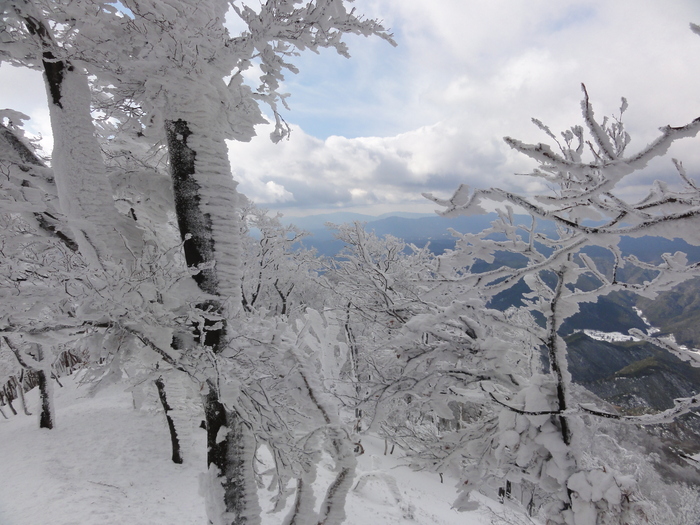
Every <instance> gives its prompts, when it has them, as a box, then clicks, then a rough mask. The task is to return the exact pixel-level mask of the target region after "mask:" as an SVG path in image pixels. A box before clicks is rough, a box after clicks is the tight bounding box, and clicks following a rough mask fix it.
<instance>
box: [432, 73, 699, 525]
mask: <svg viewBox="0 0 700 525" xmlns="http://www.w3.org/2000/svg"><path fill="white" fill-rule="evenodd" d="M584 95H585V97H584V100H583V102H582V110H583V118H584V122H585V128H584V127H582V126H574V127H573V128H571V129H570V130H567V131H565V132H564V133H562V134H561V136H560V137H557V136H556V135H554V133H552V132H551V131H550V129H549V128H548V127H546V126H545V125H544V124H542V123H541V122H539V121H537V120H535V121H534V122H535V124H536V125H537V126H538V127H539V128H540V129H541V130H543V131H544V132H545V134H546V135H547V136H548V137H549V138H550V139H551V140H552V141H553V142H554V143H555V144H556V146H557V149H558V151H557V150H555V149H553V148H552V147H550V146H549V145H547V144H534V145H531V144H525V143H522V142H520V141H518V140H515V139H511V138H506V139H505V140H506V142H507V143H508V144H509V145H510V146H511V147H513V148H514V149H516V150H517V151H519V152H521V153H524V154H525V155H528V156H529V157H531V158H532V159H534V160H535V161H537V163H538V168H536V169H535V170H534V171H533V172H532V173H531V174H530V175H531V176H534V177H537V178H538V179H543V180H544V181H546V182H547V184H548V186H549V187H552V188H554V191H553V194H552V195H538V196H535V197H529V196H525V195H518V194H514V193H511V192H507V191H504V190H501V189H496V188H492V189H486V190H479V189H477V190H474V191H471V190H470V189H469V188H468V187H466V186H462V187H460V188H459V189H458V190H457V192H456V193H455V194H454V195H453V196H452V197H451V198H450V199H447V200H441V199H437V198H432V197H430V198H432V199H433V200H434V201H435V202H437V203H439V204H441V205H442V206H445V207H446V210H445V211H444V212H442V213H443V214H444V215H448V216H449V215H457V214H470V213H481V212H482V209H483V208H482V206H481V205H482V204H484V203H486V202H487V201H488V202H490V203H495V204H496V205H497V206H500V211H499V219H498V220H497V221H495V222H494V223H493V225H492V228H490V229H488V230H486V231H484V232H482V233H481V234H477V235H460V236H459V237H458V240H457V247H456V249H455V250H454V251H453V252H452V253H450V254H448V255H447V256H446V257H445V258H444V259H443V260H444V262H445V263H448V264H445V265H444V266H443V268H444V269H447V268H450V267H452V268H454V269H455V270H454V271H453V272H452V273H450V272H449V271H447V272H445V273H444V274H443V277H444V279H446V280H447V281H450V282H453V283H454V284H455V285H459V286H460V287H461V289H462V290H464V291H465V293H467V294H468V293H471V294H475V293H477V294H479V295H480V296H481V297H483V298H486V299H491V298H493V297H494V296H495V295H497V294H498V293H499V292H502V291H504V290H509V289H510V288H512V287H513V286H514V285H515V284H517V283H518V282H520V281H521V280H524V282H525V284H526V285H527V286H528V288H529V289H530V291H531V292H530V293H529V294H526V295H525V297H524V306H523V308H524V309H525V310H527V311H530V312H532V313H533V314H534V315H537V316H539V318H540V319H543V320H544V322H543V323H542V324H540V325H537V324H534V323H529V324H528V325H527V326H525V325H520V326H521V328H523V329H525V330H527V331H528V332H529V333H530V334H532V336H533V339H534V342H533V348H532V351H533V352H538V348H542V349H543V352H544V356H545V360H546V365H545V366H544V367H543V368H542V369H541V370H540V371H537V373H535V374H533V375H532V377H531V378H530V379H529V380H528V381H527V382H526V383H525V384H521V385H516V386H517V388H515V389H513V390H511V391H510V392H509V391H507V390H506V391H503V390H500V389H498V388H494V387H492V386H489V385H488V384H486V383H482V387H483V388H484V389H485V391H486V392H487V393H488V395H489V397H490V398H491V400H492V402H494V403H496V404H497V405H498V406H500V407H501V409H502V414H501V416H500V417H499V422H498V425H499V431H498V437H497V440H496V441H494V443H493V447H492V448H491V454H492V455H493V457H494V458H495V459H496V460H497V461H496V463H497V464H498V465H499V466H500V469H501V472H502V474H503V476H504V478H505V480H508V481H511V482H514V483H520V482H530V483H535V484H536V485H538V486H539V488H540V489H542V490H544V491H545V492H548V493H549V494H551V495H553V496H554V500H552V501H551V502H550V503H549V504H548V505H547V507H546V509H545V513H546V515H547V518H548V519H549V520H550V521H551V522H553V523H567V524H574V523H576V524H582V523H583V524H591V525H594V524H596V523H620V522H622V523H627V522H628V521H629V520H631V521H629V522H634V521H633V520H634V514H635V512H637V510H638V509H637V508H635V504H634V503H633V499H632V498H629V497H627V496H626V494H629V491H630V490H632V488H633V487H632V485H630V484H629V478H626V477H625V476H624V475H623V474H621V473H620V472H619V471H616V470H615V466H614V465H603V466H602V470H600V469H598V468H589V466H588V465H586V464H585V462H584V461H583V454H584V453H585V451H586V446H587V445H586V441H587V440H588V439H590V436H587V435H586V427H585V424H584V423H583V422H582V416H583V414H588V415H591V414H593V415H596V416H598V417H607V418H613V419H618V420H624V421H629V422H635V423H644V422H649V423H652V422H664V421H668V420H669V419H670V418H673V417H675V416H676V415H678V414H682V413H685V412H687V411H688V410H690V409H691V408H692V407H694V406H696V405H697V403H698V398H697V396H696V397H693V398H688V399H683V400H677V401H676V407H674V408H673V409H670V410H668V411H666V412H664V413H661V414H657V415H650V416H643V417H640V418H634V417H628V416H621V415H616V414H612V413H610V412H608V411H606V410H604V409H595V408H593V407H591V406H590V405H587V404H584V403H582V402H581V401H580V400H578V399H577V398H576V396H575V395H574V391H573V389H572V384H571V375H570V373H569V371H568V362H567V348H566V343H565V342H564V340H563V339H562V337H561V335H560V333H559V332H560V328H561V326H562V323H563V322H564V321H565V320H566V319H567V318H568V317H570V316H571V315H573V314H574V313H576V312H577V310H578V305H579V304H581V303H583V302H590V301H593V302H594V301H596V300H597V298H598V297H600V296H602V295H605V294H608V293H610V292H612V291H618V290H628V291H632V292H635V293H638V294H641V295H645V296H647V297H654V296H655V294H657V293H658V292H660V291H663V290H667V289H669V288H670V287H672V286H674V285H676V284H678V283H679V282H682V281H684V280H686V279H688V278H690V277H692V276H695V275H697V274H698V272H699V271H700V267H699V266H698V264H689V263H688V261H687V258H686V256H685V255H684V254H682V253H676V254H664V255H663V257H662V262H661V263H660V264H651V263H645V262H642V261H640V260H638V259H637V258H635V257H634V256H629V255H624V254H623V253H622V251H621V250H620V248H619V247H618V244H619V241H620V239H621V237H622V236H631V237H640V236H645V235H656V236H664V237H669V238H673V237H677V236H679V235H681V236H682V237H683V238H684V240H686V241H688V242H691V243H695V244H697V243H699V242H700V239H699V238H698V237H697V229H696V228H694V227H693V226H692V225H693V224H694V223H696V222H697V214H698V203H699V202H700V192H699V191H698V188H697V186H696V183H695V182H694V181H693V180H692V179H690V178H689V177H688V176H687V175H686V173H685V171H684V169H683V168H682V165H681V164H680V163H679V162H677V161H674V163H675V165H676V168H677V171H678V175H679V185H678V186H677V187H674V186H672V185H670V184H668V183H664V182H656V183H655V184H654V185H653V186H652V187H651V188H650V190H649V191H648V194H647V195H646V196H645V197H644V198H642V199H640V200H639V201H637V202H627V201H625V200H624V199H623V198H622V197H620V195H619V193H618V192H617V191H616V189H617V188H618V187H619V185H620V184H621V183H622V182H623V181H624V182H627V180H629V178H630V177H632V176H633V175H634V174H635V173H636V172H638V171H639V170H642V169H643V168H644V167H646V165H647V164H648V162H649V161H650V160H651V159H653V158H655V157H658V156H662V155H664V154H665V153H666V151H667V150H668V147H669V146H670V145H671V144H672V143H673V142H674V141H676V140H679V139H681V138H686V137H694V136H695V135H696V134H697V133H698V131H700V119H696V120H694V121H693V122H691V123H690V124H688V125H686V126H682V127H675V128H674V127H670V126H668V127H665V128H662V130H661V136H660V137H659V138H658V139H657V140H656V141H654V142H653V143H651V144H650V145H648V146H646V147H645V148H643V149H641V150H639V151H637V152H635V153H631V154H630V153H629V152H628V145H629V143H630V137H629V135H628V134H627V132H626V131H625V128H624V125H623V121H622V116H623V113H624V111H625V110H626V108H627V103H626V101H625V100H624V99H623V103H622V107H621V109H620V113H619V114H618V115H617V116H615V117H613V118H612V119H604V120H603V121H602V122H599V121H597V120H596V118H595V116H594V113H593V109H592V107H591V104H590V102H589V98H588V94H587V92H586V90H585V87H584ZM514 209H515V210H523V211H524V212H526V213H527V214H529V215H530V221H529V222H527V224H522V223H520V222H519V221H518V219H517V218H516V216H515V215H514ZM540 221H550V222H553V223H554V225H555V226H556V232H555V233H554V234H549V235H546V234H544V233H541V232H540V231H538V227H537V226H538V223H539V222H540ZM592 246H595V247H598V248H603V249H604V250H606V251H607V252H608V260H609V261H612V262H611V263H610V264H606V262H601V260H600V259H594V258H593V257H592V256H591V255H589V253H587V248H589V247H592ZM498 252H509V253H511V254H512V253H515V254H517V255H518V257H520V260H521V265H519V267H517V268H511V267H507V266H503V267H497V268H495V269H491V270H488V271H482V272H480V273H479V272H472V268H473V266H474V264H475V263H476V262H477V261H479V260H481V261H486V262H494V259H495V256H496V255H497V254H498ZM626 267H636V268H639V269H642V270H645V271H646V272H648V273H647V275H650V277H649V278H647V279H646V280H644V281H641V282H640V281H635V280H625V275H626V274H625V273H624V272H623V269H624V268H626ZM627 275H629V273H628V274H627ZM470 290H471V292H470ZM636 335H638V336H640V337H642V338H645V339H647V340H650V341H653V342H658V341H655V340H653V338H649V337H648V336H646V335H645V334H641V333H639V332H637V334H636ZM669 349H670V350H671V351H673V352H675V353H677V354H678V355H679V356H681V357H682V358H684V359H686V360H691V361H692V360H694V359H695V361H697V359H696V358H695V356H694V355H692V354H691V353H688V352H684V351H683V350H681V349H679V348H670V345H669Z"/></svg>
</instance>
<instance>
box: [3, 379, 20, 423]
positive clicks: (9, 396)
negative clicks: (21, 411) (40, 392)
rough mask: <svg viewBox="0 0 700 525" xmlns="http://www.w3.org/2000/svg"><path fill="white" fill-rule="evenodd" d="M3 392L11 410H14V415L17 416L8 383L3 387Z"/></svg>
mask: <svg viewBox="0 0 700 525" xmlns="http://www.w3.org/2000/svg"><path fill="white" fill-rule="evenodd" d="M3 392H4V394H5V401H6V403H7V406H8V407H10V410H11V411H12V415H13V416H16V415H17V411H16V410H15V407H13V406H12V396H11V395H10V393H9V392H8V388H7V384H5V386H4V387H3Z"/></svg>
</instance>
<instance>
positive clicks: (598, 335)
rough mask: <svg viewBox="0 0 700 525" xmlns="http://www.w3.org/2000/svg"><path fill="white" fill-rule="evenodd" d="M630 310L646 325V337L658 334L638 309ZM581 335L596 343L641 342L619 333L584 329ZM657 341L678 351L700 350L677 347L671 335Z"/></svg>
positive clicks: (699, 349) (633, 337)
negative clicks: (663, 342)
mask: <svg viewBox="0 0 700 525" xmlns="http://www.w3.org/2000/svg"><path fill="white" fill-rule="evenodd" d="M632 308H633V310H634V311H635V312H636V313H637V315H638V316H639V317H640V318H641V319H642V321H644V324H646V325H647V330H646V332H647V335H648V336H653V335H654V334H656V333H659V332H660V331H661V330H660V329H659V328H656V327H655V326H651V324H650V323H649V320H648V319H647V318H646V317H645V316H644V313H643V312H642V311H641V310H640V309H639V308H637V307H636V306H633V307H632ZM577 331H578V330H577ZM583 333H584V334H586V335H587V336H588V337H590V338H591V339H596V340H597V341H606V342H608V343H614V342H618V341H641V339H640V338H639V337H636V336H634V335H629V334H623V333H621V332H601V331H600V330H589V329H584V330H583ZM659 339H660V340H661V341H665V342H666V343H668V344H670V345H672V346H677V347H678V348H679V349H680V350H684V351H689V352H696V353H700V348H688V347H687V346H685V345H679V344H678V343H676V337H675V336H674V335H673V334H669V335H666V336H664V337H660V338H659Z"/></svg>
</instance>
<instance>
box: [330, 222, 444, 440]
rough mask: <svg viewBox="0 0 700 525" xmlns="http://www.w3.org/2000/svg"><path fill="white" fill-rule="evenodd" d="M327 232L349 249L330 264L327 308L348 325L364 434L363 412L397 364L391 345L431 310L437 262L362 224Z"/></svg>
mask: <svg viewBox="0 0 700 525" xmlns="http://www.w3.org/2000/svg"><path fill="white" fill-rule="evenodd" d="M327 226H329V227H331V228H333V229H334V230H335V237H336V239H338V240H340V241H342V242H343V243H344V244H345V246H344V247H343V249H342V250H341V251H340V253H338V255H337V256H336V257H334V258H332V259H327V260H326V261H325V264H326V268H325V270H324V275H323V279H322V280H321V283H322V285H323V286H324V287H325V288H326V289H327V290H328V292H329V294H328V298H329V301H328V302H327V306H328V307H331V308H333V309H334V310H335V312H336V317H337V318H338V319H339V320H341V322H342V326H343V333H344V336H345V342H346V344H347V348H348V350H349V355H348V357H349V360H348V370H347V371H346V373H347V379H349V380H350V381H351V383H352V384H353V386H354V388H353V390H354V391H353V392H352V393H350V392H345V395H346V396H347V398H346V400H347V403H348V404H349V405H351V406H355V407H356V410H355V416H356V429H357V430H360V429H362V426H363V425H362V419H363V411H362V408H361V406H362V405H363V403H364V402H365V401H367V399H368V396H371V395H372V392H373V390H374V387H373V386H372V385H373V384H374V385H377V384H384V382H385V380H386V379H387V377H388V376H387V377H385V373H388V372H387V371H385V367H386V366H388V367H389V368H392V367H393V364H394V363H393V362H392V357H393V350H392V349H391V348H390V346H391V345H389V344H387V342H388V341H391V340H392V338H394V337H395V336H396V334H398V333H399V331H400V330H401V329H402V327H403V326H404V325H405V323H406V322H407V321H408V320H409V319H410V318H411V317H413V316H415V315H417V314H418V313H420V312H422V311H426V310H429V308H430V306H429V305H428V304H427V303H426V302H425V300H424V296H425V295H427V293H428V292H429V291H430V289H431V287H434V286H435V284H434V283H433V284H431V283H430V279H431V277H432V275H433V274H432V272H433V267H434V264H435V258H434V256H433V255H432V254H431V252H430V251H429V249H428V247H427V246H425V247H423V248H418V247H417V246H414V245H411V244H407V243H405V242H404V241H403V240H401V239H398V238H396V237H394V236H392V235H385V236H382V237H380V236H378V235H376V234H375V233H374V232H368V231H366V230H365V226H364V224H363V223H360V222H354V223H350V224H343V225H331V224H329V225H327ZM367 408H369V407H367ZM365 415H366V414H365Z"/></svg>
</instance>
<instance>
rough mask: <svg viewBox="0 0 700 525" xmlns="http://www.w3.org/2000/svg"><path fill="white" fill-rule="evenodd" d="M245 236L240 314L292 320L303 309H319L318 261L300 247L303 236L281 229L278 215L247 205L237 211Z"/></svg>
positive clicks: (285, 228)
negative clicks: (262, 312) (255, 312)
mask: <svg viewBox="0 0 700 525" xmlns="http://www.w3.org/2000/svg"><path fill="white" fill-rule="evenodd" d="M241 217H242V223H243V225H244V228H245V231H244V233H247V235H245V236H244V237H243V239H242V248H243V255H242V266H243V277H242V281H241V300H242V305H243V308H244V310H246V311H248V312H252V311H253V310H254V309H262V310H265V311H267V312H268V313H269V315H282V316H289V317H290V318H294V317H296V316H297V315H299V314H300V313H301V312H303V311H304V310H305V309H306V308H307V307H312V308H322V307H323V305H322V304H319V303H322V301H321V299H320V296H319V294H320V290H319V287H318V285H317V272H318V270H319V269H320V267H321V264H320V261H319V260H318V258H317V257H316V254H315V253H314V252H313V251H312V250H308V249H306V248H304V247H303V246H302V245H301V242H302V241H303V239H304V237H306V235H307V234H306V233H305V232H303V231H301V230H300V229H299V228H297V227H296V226H293V225H289V226H284V225H282V223H281V222H280V215H277V216H270V215H269V214H268V212H267V210H264V209H260V208H258V207H256V206H255V205H254V204H253V203H248V204H246V205H245V206H243V207H242V208H241Z"/></svg>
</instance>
